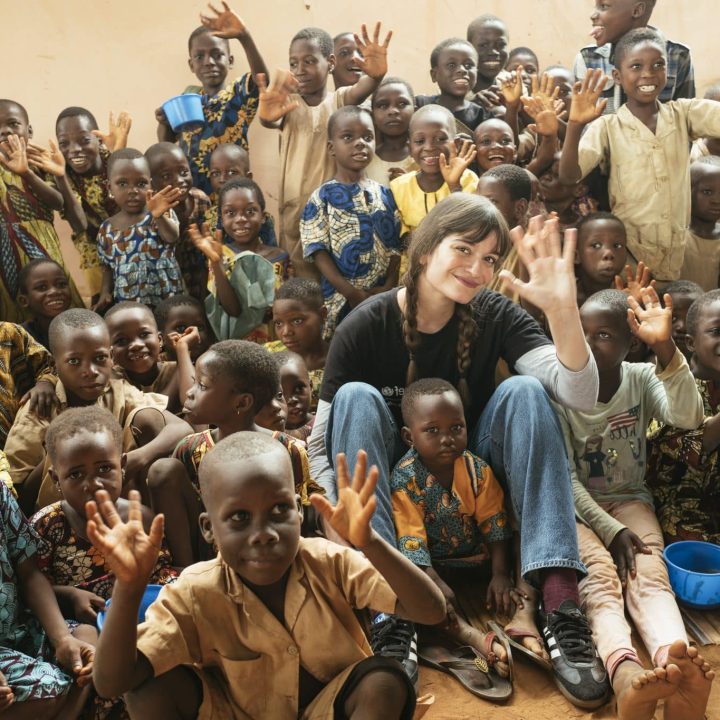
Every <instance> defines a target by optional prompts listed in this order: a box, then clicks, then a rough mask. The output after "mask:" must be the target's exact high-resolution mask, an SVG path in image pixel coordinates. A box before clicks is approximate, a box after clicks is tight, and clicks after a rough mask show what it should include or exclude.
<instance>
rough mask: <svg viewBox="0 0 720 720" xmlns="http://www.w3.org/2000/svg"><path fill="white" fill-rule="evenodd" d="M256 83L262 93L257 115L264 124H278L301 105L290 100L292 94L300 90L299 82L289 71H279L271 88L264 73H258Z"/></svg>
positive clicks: (274, 76)
mask: <svg viewBox="0 0 720 720" xmlns="http://www.w3.org/2000/svg"><path fill="white" fill-rule="evenodd" d="M255 82H257V86H258V89H259V91H260V98H259V100H258V111H257V114H258V117H259V118H260V120H262V121H263V122H267V123H274V122H277V121H278V120H281V119H282V118H284V117H285V116H286V115H287V114H288V113H289V112H291V111H292V110H294V109H295V108H296V107H298V105H299V104H300V103H299V102H298V101H297V100H291V99H290V94H291V93H295V92H297V90H298V81H297V79H296V78H295V76H294V75H293V74H292V73H291V72H288V71H287V70H277V71H276V72H275V74H274V75H273V77H272V81H271V82H270V86H269V87H268V84H267V77H266V76H265V74H264V73H258V74H257V75H256V76H255Z"/></svg>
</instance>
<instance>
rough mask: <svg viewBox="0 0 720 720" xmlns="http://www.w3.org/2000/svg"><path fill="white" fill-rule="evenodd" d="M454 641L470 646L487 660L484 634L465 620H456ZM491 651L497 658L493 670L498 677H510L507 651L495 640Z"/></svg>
mask: <svg viewBox="0 0 720 720" xmlns="http://www.w3.org/2000/svg"><path fill="white" fill-rule="evenodd" d="M452 634H453V636H454V639H455V640H457V642H459V643H460V644H461V645H470V646H471V647H474V648H475V649H476V650H477V651H478V652H479V653H480V654H481V655H482V656H483V657H484V658H486V659H487V656H488V651H487V643H486V641H485V638H486V634H485V633H482V632H480V631H479V630H478V629H476V628H474V627H473V626H472V625H470V624H469V623H468V622H466V621H465V620H463V619H461V618H458V623H457V629H456V630H455V631H453V633H452ZM492 651H493V653H495V655H496V656H497V661H496V662H495V663H494V664H493V668H495V671H496V672H497V674H498V675H499V676H500V677H509V676H510V665H509V664H508V656H507V651H506V650H505V648H504V647H503V645H502V644H501V643H499V642H498V641H497V640H496V641H495V642H493V644H492Z"/></svg>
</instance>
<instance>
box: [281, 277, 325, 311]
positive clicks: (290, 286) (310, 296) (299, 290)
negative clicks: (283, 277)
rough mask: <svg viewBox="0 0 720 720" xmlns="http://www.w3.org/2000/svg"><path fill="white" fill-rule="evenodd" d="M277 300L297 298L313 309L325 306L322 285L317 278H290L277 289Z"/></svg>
mask: <svg viewBox="0 0 720 720" xmlns="http://www.w3.org/2000/svg"><path fill="white" fill-rule="evenodd" d="M275 299H276V300H296V301H297V302H299V303H302V304H303V305H306V306H307V307H309V308H312V309H313V310H320V309H321V308H322V306H323V302H324V300H323V293H322V287H321V286H320V283H319V282H318V281H317V280H311V279H310V278H299V277H295V278H290V279H289V280H287V281H286V282H284V283H283V284H282V285H281V286H280V287H279V288H278V289H277V290H276V291H275Z"/></svg>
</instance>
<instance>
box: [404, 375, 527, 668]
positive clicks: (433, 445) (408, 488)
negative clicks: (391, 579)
mask: <svg viewBox="0 0 720 720" xmlns="http://www.w3.org/2000/svg"><path fill="white" fill-rule="evenodd" d="M401 409H402V415H403V422H404V425H405V426H404V427H403V428H402V436H403V440H404V441H405V443H406V444H408V445H409V446H410V450H408V452H407V453H405V455H404V456H403V457H402V458H401V460H400V461H399V462H398V464H397V465H396V466H395V468H394V470H393V472H392V476H391V478H390V486H391V490H392V507H393V519H394V522H395V528H396V531H397V538H398V548H399V550H400V552H401V553H402V554H403V555H405V556H406V557H408V558H409V559H410V560H412V561H413V562H414V563H415V564H416V565H418V566H419V567H421V568H423V570H424V571H425V572H426V573H427V574H428V576H429V577H431V578H432V579H433V581H434V582H435V583H436V584H437V586H438V587H439V588H440V589H441V590H442V592H443V595H444V596H445V599H446V601H447V605H448V614H447V616H446V617H445V618H444V621H443V624H442V625H441V626H440V629H441V632H442V633H444V634H448V635H449V636H450V637H451V638H452V639H453V640H455V641H456V642H458V643H459V644H460V645H469V646H471V647H472V648H474V649H475V651H476V652H477V653H479V654H480V655H482V656H484V657H485V658H486V659H487V661H488V663H489V664H492V665H494V667H495V669H496V670H497V672H498V673H499V674H500V675H501V676H508V675H509V666H508V662H509V657H508V650H507V648H506V646H504V645H503V644H502V643H501V642H499V641H497V638H496V635H495V633H494V632H490V633H485V634H483V633H481V632H479V631H478V630H477V629H476V628H474V627H473V626H471V625H470V624H469V623H468V622H467V621H466V620H464V619H463V617H462V615H461V613H460V609H459V607H458V603H457V600H456V599H455V595H454V593H453V591H452V589H451V588H450V587H449V586H448V584H447V582H446V581H445V580H443V579H442V577H441V576H440V575H439V574H438V569H437V568H438V567H441V566H442V565H443V564H445V565H446V566H450V567H452V566H454V567H466V568H476V569H477V568H478V567H479V565H481V564H482V563H483V562H484V561H485V560H488V559H490V561H491V563H492V580H491V581H490V585H489V587H488V591H487V602H488V605H489V606H494V607H495V608H497V609H498V610H499V611H501V612H509V610H510V601H511V599H513V600H517V601H518V602H519V603H520V602H521V600H520V597H519V595H518V594H517V593H516V591H515V588H514V585H513V582H512V580H511V576H510V560H509V545H510V543H509V540H510V538H511V537H512V530H511V529H510V526H509V523H508V516H507V513H506V512H505V507H504V496H503V491H502V489H501V487H500V484H499V483H498V481H497V480H496V479H495V476H494V475H493V472H492V470H491V469H490V466H489V465H487V464H486V463H485V462H484V461H483V460H481V459H480V458H479V457H477V456H475V455H473V454H472V453H471V452H470V451H469V450H468V449H467V426H466V423H465V412H464V410H463V404H462V400H461V399H460V395H459V394H458V392H457V390H456V389H455V388H454V387H453V386H452V385H451V384H450V383H448V382H446V381H445V380H440V379H438V378H426V379H423V380H417V381H416V382H414V383H412V384H411V385H410V386H409V387H408V388H406V390H405V394H404V395H403V399H402V406H401ZM436 629H437V628H436ZM420 654H421V657H422V652H421V653H420Z"/></svg>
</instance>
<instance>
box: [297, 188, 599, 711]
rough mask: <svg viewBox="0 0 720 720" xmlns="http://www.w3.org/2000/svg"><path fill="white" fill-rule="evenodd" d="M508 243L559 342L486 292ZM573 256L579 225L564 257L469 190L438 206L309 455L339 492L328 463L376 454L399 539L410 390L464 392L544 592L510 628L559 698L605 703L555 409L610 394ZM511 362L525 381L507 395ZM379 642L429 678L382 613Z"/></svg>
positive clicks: (329, 365) (358, 349) (476, 445)
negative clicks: (394, 477) (403, 413)
mask: <svg viewBox="0 0 720 720" xmlns="http://www.w3.org/2000/svg"><path fill="white" fill-rule="evenodd" d="M511 236H512V240H513V242H514V244H515V247H516V248H517V251H518V254H519V256H520V259H521V260H522V261H523V263H524V264H525V266H526V267H527V269H528V272H529V281H528V282H522V281H521V280H519V279H518V278H516V277H515V276H514V275H512V273H510V272H509V271H507V270H503V271H501V274H500V276H501V277H502V278H503V280H504V281H505V282H506V284H508V285H511V286H512V289H513V291H514V292H517V293H518V294H519V295H520V297H521V298H523V299H525V300H527V301H528V302H530V303H531V304H533V305H535V306H536V307H538V308H540V309H541V310H542V311H543V313H544V314H545V316H546V317H547V320H548V323H549V325H550V330H551V332H552V336H553V337H554V338H555V342H556V344H555V345H553V344H552V343H551V342H550V340H548V338H547V336H546V335H545V334H544V333H543V331H542V329H541V328H540V326H539V325H538V324H537V323H536V322H535V320H533V319H532V318H531V317H530V315H528V314H527V312H525V311H524V310H523V309H522V308H521V307H520V306H519V305H516V304H514V303H512V302H511V301H510V300H508V299H506V298H505V297H503V296H502V295H500V294H498V293H495V292H492V291H490V290H487V289H486V288H485V286H486V285H487V284H488V283H489V281H490V280H491V278H492V275H493V270H494V269H495V266H496V264H497V263H498V262H499V260H500V259H501V258H502V257H503V256H504V255H505V253H506V252H507V250H508V249H509V245H510V237H511ZM574 253H575V231H574V230H570V231H567V232H566V235H565V242H564V248H563V249H561V240H560V234H559V232H558V229H557V223H556V221H547V222H545V223H543V221H542V219H541V218H539V217H536V218H533V219H532V221H531V222H530V226H529V229H528V232H527V233H523V231H522V229H521V228H515V229H514V230H513V231H512V233H510V232H509V231H508V227H507V225H506V223H505V220H504V219H503V217H502V215H501V214H500V212H499V211H498V210H497V209H496V208H495V206H494V205H493V204H492V203H490V202H489V201H488V200H486V199H485V198H483V197H480V196H477V195H470V194H466V193H456V194H453V195H451V196H450V197H448V198H446V199H445V200H443V201H442V202H440V203H438V205H437V206H436V207H435V208H433V209H432V210H431V211H430V212H429V213H428V215H427V216H426V218H425V219H424V220H423V221H422V222H421V224H420V225H419V226H418V228H417V229H416V230H415V232H414V233H413V238H412V241H411V244H410V248H409V253H408V260H409V262H408V270H407V273H406V274H405V277H404V278H403V282H404V286H403V287H400V288H395V289H394V290H390V291H388V292H385V293H381V294H379V295H376V296H374V297H372V298H369V299H368V300H366V301H365V302H363V303H362V304H361V305H359V306H358V307H357V308H355V310H353V311H352V312H351V313H350V314H349V315H348V317H347V318H346V319H345V320H344V321H343V323H342V324H341V325H340V326H338V328H337V330H336V332H335V335H334V336H333V339H332V342H331V344H330V349H329V351H328V356H327V362H326V365H325V376H324V380H323V386H322V390H321V393H320V403H319V405H318V412H317V415H316V421H315V426H314V429H313V433H312V435H311V436H310V439H309V452H310V460H311V471H312V472H313V477H314V478H316V479H317V480H318V481H319V482H320V483H321V484H322V485H323V486H324V487H325V488H326V490H327V492H328V494H329V495H330V496H331V497H334V496H335V495H336V494H337V490H336V488H335V483H334V476H333V471H332V468H331V466H330V461H329V458H333V457H335V454H336V453H338V452H344V453H346V455H347V457H348V458H349V459H352V458H354V457H355V454H356V451H357V450H359V449H364V450H366V451H367V454H368V459H369V462H370V463H374V464H376V465H377V466H378V469H379V479H378V483H377V490H376V492H377V501H378V508H377V511H376V513H375V516H374V519H373V529H374V530H375V532H377V533H378V534H379V535H381V536H382V537H384V538H385V539H386V540H388V541H389V542H397V538H396V536H395V529H394V527H393V521H392V507H391V502H390V483H389V478H390V472H391V470H392V468H393V466H394V465H395V463H396V462H397V461H398V460H399V459H400V457H401V456H402V455H403V454H404V452H405V451H406V448H404V447H403V443H402V441H401V437H400V427H401V426H402V420H401V417H400V401H401V399H402V396H403V392H404V389H405V388H406V387H407V386H408V385H409V384H410V383H412V382H413V381H414V380H417V379H420V378H426V377H439V378H442V379H444V380H447V381H448V382H450V383H452V384H453V385H454V386H455V387H456V388H457V389H458V391H459V393H460V396H461V397H462V399H463V403H464V405H465V414H466V417H467V421H468V449H469V450H470V451H471V452H473V453H475V454H476V455H478V456H479V457H481V458H482V459H483V460H485V461H486V462H487V463H488V464H489V465H490V466H491V468H492V470H493V472H494V474H495V476H496V477H497V478H498V479H499V480H500V482H501V483H502V485H503V486H504V490H505V496H506V498H509V503H508V504H509V505H510V504H511V507H512V510H513V512H514V515H515V517H516V520H517V521H518V523H519V526H520V570H521V575H522V579H523V580H524V582H522V585H521V586H522V589H523V591H527V592H526V594H527V595H528V596H530V597H531V598H534V597H537V598H538V601H537V602H534V601H533V600H531V602H527V603H524V607H522V608H521V607H520V606H518V608H517V611H516V614H515V617H514V618H513V620H512V621H511V622H510V624H509V626H508V627H507V628H506V632H509V634H510V635H511V636H512V637H514V639H516V640H517V641H518V642H520V643H522V645H523V646H524V647H525V648H527V649H529V650H531V651H532V652H534V653H535V654H536V655H538V656H543V657H547V654H548V653H549V655H550V659H551V662H552V665H553V669H554V671H555V675H556V680H557V682H558V686H559V687H560V689H561V690H562V692H563V693H564V694H565V695H566V696H568V697H569V698H570V699H571V700H572V701H573V702H575V703H577V704H579V705H582V706H592V707H594V706H596V705H598V704H600V703H602V702H603V701H604V700H605V698H606V696H607V693H608V690H609V686H608V683H607V677H606V675H605V671H604V668H603V666H602V663H601V662H600V661H599V659H598V658H597V654H596V652H595V647H594V644H593V642H592V636H591V632H590V628H589V626H588V624H587V621H586V619H585V617H584V615H583V614H582V612H581V611H580V609H579V607H578V606H579V597H578V587H577V583H578V576H582V575H583V574H584V573H585V568H584V566H583V565H582V563H581V562H580V560H579V557H578V548H577V538H576V530H575V512H574V505H573V498H572V489H571V484H570V475H569V470H568V462H567V455H566V452H565V446H564V442H563V438H562V434H561V431H560V427H559V425H558V421H557V419H556V416H555V413H554V412H553V409H552V407H551V404H550V398H552V399H553V400H556V401H557V402H559V403H561V404H563V405H566V406H568V407H572V408H578V409H585V410H587V409H589V408H592V407H593V406H594V404H595V401H596V398H597V389H598V373H597V368H596V366H595V362H594V360H593V356H592V354H591V353H590V350H589V348H588V346H587V343H586V342H585V337H584V334H583V330H582V327H581V325H580V316H579V311H578V308H577V303H576V294H575V293H576V290H575V287H576V286H575V277H574V273H573V257H574ZM500 358H502V359H504V360H505V361H506V362H507V364H508V366H509V367H510V368H512V369H513V370H514V371H515V373H517V375H516V376H515V377H512V378H510V379H509V380H506V381H505V382H504V383H502V384H501V385H499V386H498V388H497V389H495V386H494V374H495V366H496V364H497V362H498V360H499V359H500ZM518 580H520V579H518ZM535 589H537V590H539V592H535ZM538 607H539V628H540V629H541V633H542V634H540V633H538V626H536V618H535V612H536V610H537V609H538ZM372 640H373V643H372V644H373V648H374V650H375V652H377V653H382V654H387V655H392V656H394V657H396V658H397V659H399V660H400V661H401V662H402V663H403V664H404V666H405V669H406V670H407V671H408V674H410V676H411V677H413V679H414V678H416V677H417V655H416V653H415V651H414V644H415V639H414V630H413V628H412V626H408V624H407V623H405V622H404V621H401V620H399V619H398V618H395V617H392V616H387V615H380V616H378V617H377V618H376V619H375V622H374V625H373V638H372ZM544 646H545V647H547V652H546V650H545V647H544Z"/></svg>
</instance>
